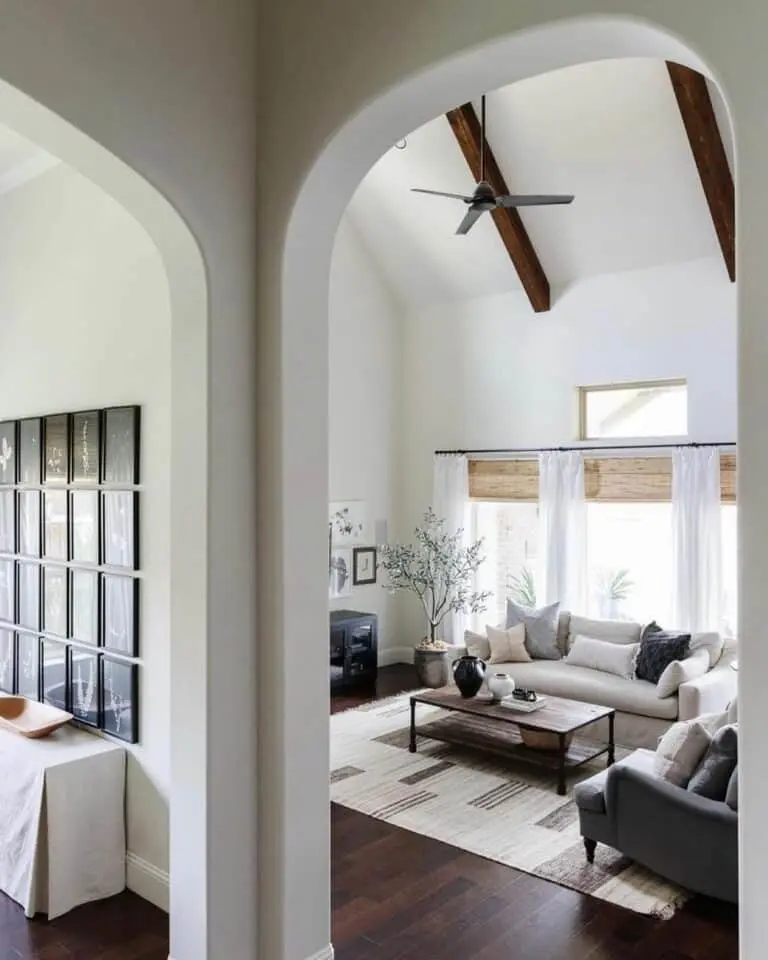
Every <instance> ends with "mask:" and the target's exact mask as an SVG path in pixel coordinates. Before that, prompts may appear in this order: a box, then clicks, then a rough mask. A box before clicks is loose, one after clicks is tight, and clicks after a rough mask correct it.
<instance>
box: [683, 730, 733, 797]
mask: <svg viewBox="0 0 768 960" xmlns="http://www.w3.org/2000/svg"><path fill="white" fill-rule="evenodd" d="M738 746H739V734H738V727H737V726H736V725H735V724H729V725H728V726H725V727H721V728H720V729H719V730H718V731H717V733H716V734H715V735H714V737H712V741H711V742H710V744H709V747H708V748H707V752H706V753H705V754H704V759H703V760H702V761H701V763H700V764H699V766H698V767H697V768H696V771H695V772H694V774H693V776H692V777H691V779H690V780H689V781H688V787H687V789H688V790H690V791H691V793H697V794H698V795H699V796H700V797H707V798H708V799H710V800H725V795H726V792H727V790H728V786H729V783H730V779H731V774H732V773H733V771H734V770H735V769H736V760H737V752H738Z"/></svg>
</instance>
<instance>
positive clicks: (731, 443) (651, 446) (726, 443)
mask: <svg viewBox="0 0 768 960" xmlns="http://www.w3.org/2000/svg"><path fill="white" fill-rule="evenodd" d="M735 446H736V441H735V440H719V441H716V442H712V443H699V442H691V443H615V444H601V445H599V446H597V445H592V446H590V445H589V444H582V445H580V446H568V447H509V448H508V449H503V448H500V449H497V450H493V449H490V450H435V455H436V456H448V455H453V456H459V455H462V454H463V455H465V456H470V455H472V456H484V455H485V456H487V455H490V454H493V455H494V456H496V455H501V454H505V453H510V454H511V453H514V454H521V453H567V452H570V451H572V450H589V451H593V450H669V449H673V448H674V447H735Z"/></svg>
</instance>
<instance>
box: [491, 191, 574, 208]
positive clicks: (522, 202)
mask: <svg viewBox="0 0 768 960" xmlns="http://www.w3.org/2000/svg"><path fill="white" fill-rule="evenodd" d="M495 199H496V206H497V207H547V206H551V205H552V204H555V203H573V194H572V193H562V194H557V193H554V194H546V193H531V194H523V195H517V196H509V195H503V196H500V197H496V198H495Z"/></svg>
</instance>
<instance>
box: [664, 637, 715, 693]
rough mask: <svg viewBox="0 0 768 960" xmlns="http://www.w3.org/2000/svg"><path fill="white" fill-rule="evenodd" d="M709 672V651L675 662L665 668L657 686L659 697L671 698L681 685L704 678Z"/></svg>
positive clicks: (696, 653) (703, 650) (702, 651)
mask: <svg viewBox="0 0 768 960" xmlns="http://www.w3.org/2000/svg"><path fill="white" fill-rule="evenodd" d="M707 670H709V651H708V650H705V649H703V648H702V649H700V650H697V651H696V652H695V653H692V654H691V655H690V657H686V658H685V660H673V661H672V663H668V664H667V666H666V667H665V668H664V672H663V673H662V675H661V676H660V677H659V682H658V683H657V684H656V696H657V697H671V696H672V695H673V694H675V693H677V691H678V689H679V687H680V684H681V683H687V682H688V681H689V680H696V679H697V678H698V677H703V676H704V674H705V673H706V672H707Z"/></svg>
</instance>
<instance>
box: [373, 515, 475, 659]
mask: <svg viewBox="0 0 768 960" xmlns="http://www.w3.org/2000/svg"><path fill="white" fill-rule="evenodd" d="M463 533H464V531H463V530H458V531H457V532H456V533H452V534H451V533H446V532H445V520H442V519H440V518H439V517H438V516H436V515H435V513H434V512H433V510H432V508H431V507H430V508H429V510H427V512H426V513H425V514H424V520H423V522H422V524H421V525H420V526H418V527H416V530H415V532H414V543H408V544H384V545H383V546H381V547H380V548H379V566H380V567H381V569H382V570H385V571H386V573H387V575H388V578H389V583H386V584H384V588H385V589H387V590H389V591H390V592H392V593H395V592H396V591H399V590H405V591H407V592H409V593H415V594H416V596H417V597H418V598H419V600H420V601H421V605H422V607H423V609H424V616H425V618H426V621H427V631H428V632H427V636H426V637H425V638H424V640H423V641H422V642H421V644H420V646H421V647H422V648H428V649H432V650H435V649H437V650H442V649H443V648H444V647H445V644H444V643H442V641H440V640H438V639H437V631H438V627H439V626H440V624H441V623H442V622H443V620H444V619H445V618H446V617H447V616H448V614H449V613H482V612H483V610H485V608H486V603H485V601H486V600H487V599H488V597H490V596H491V591H490V590H479V591H478V590H473V589H472V586H473V584H474V581H475V573H476V572H477V570H478V568H479V567H480V565H481V564H482V563H484V562H485V556H484V555H483V552H482V551H483V541H482V540H476V541H475V542H474V543H471V544H469V546H466V547H465V546H463V545H462V542H461V541H462V538H463Z"/></svg>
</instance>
